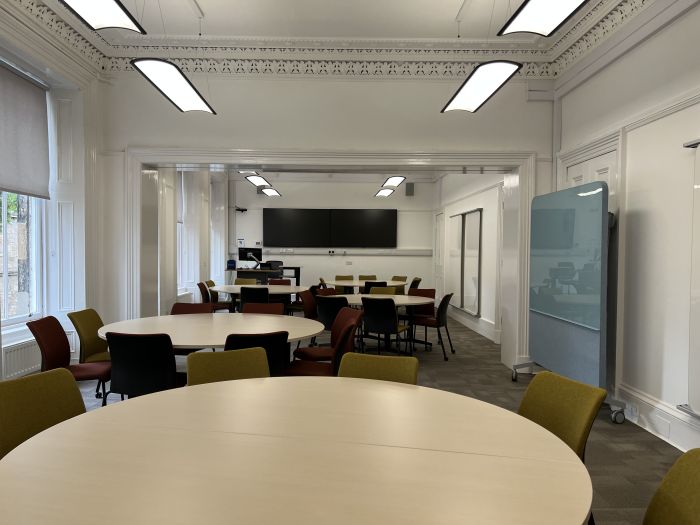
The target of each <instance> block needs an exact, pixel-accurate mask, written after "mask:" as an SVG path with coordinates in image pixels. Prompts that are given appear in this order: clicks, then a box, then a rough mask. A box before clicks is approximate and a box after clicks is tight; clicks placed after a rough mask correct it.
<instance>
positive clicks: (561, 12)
mask: <svg viewBox="0 0 700 525" xmlns="http://www.w3.org/2000/svg"><path fill="white" fill-rule="evenodd" d="M587 1H588V0H583V1H581V0H555V1H554V2H553V1H552V0H525V2H523V4H522V5H521V6H520V8H519V9H518V10H517V11H516V12H515V13H514V14H513V16H512V17H511V18H510V20H508V22H506V25H504V26H503V28H502V29H501V30H500V31H499V32H498V34H499V36H500V35H508V34H511V33H535V34H538V35H542V36H550V35H551V34H552V33H554V32H556V31H557V29H559V28H560V27H561V26H562V25H564V24H565V23H566V21H567V20H569V18H571V17H572V16H574V15H575V14H576V13H577V12H578V10H579V9H581V8H582V7H583V6H584V4H586V2H587Z"/></svg>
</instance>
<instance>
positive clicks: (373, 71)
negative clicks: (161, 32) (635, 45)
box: [5, 0, 654, 79]
mask: <svg viewBox="0 0 700 525" xmlns="http://www.w3.org/2000/svg"><path fill="white" fill-rule="evenodd" d="M5 1H7V2H9V3H11V4H13V5H14V6H15V7H17V8H18V9H19V10H21V11H22V12H23V13H24V14H26V15H27V16H28V17H29V18H31V19H34V22H36V23H37V24H39V25H40V26H42V27H43V28H44V29H45V30H46V31H47V32H48V33H50V34H51V36H52V37H53V38H55V39H57V40H58V41H59V42H61V43H62V44H63V45H65V46H68V47H69V48H70V49H72V50H73V52H75V53H78V54H80V55H82V56H83V57H85V58H87V59H88V60H90V61H91V62H92V63H94V64H95V65H96V66H97V67H98V68H99V69H101V70H102V71H104V72H106V73H109V72H120V71H128V70H130V69H131V66H130V65H129V60H130V59H131V58H135V57H143V56H161V57H162V56H166V57H169V58H171V59H173V61H174V62H176V63H177V64H178V65H179V66H180V67H181V68H182V69H183V70H184V71H186V72H190V73H212V74H231V75H263V76H272V75H292V76H297V75H300V76H349V77H357V78H378V77H388V78H453V77H463V76H465V75H466V74H468V73H469V72H470V71H471V69H472V68H473V67H474V66H475V65H477V64H478V63H480V62H484V61H487V60H494V59H498V58H502V59H509V60H517V61H519V62H522V63H523V64H524V67H523V69H522V70H521V72H520V73H519V76H520V77H524V78H545V79H548V78H555V77H556V76H557V75H559V74H560V73H561V72H563V71H564V70H566V69H567V68H568V67H569V66H571V65H572V64H573V63H575V62H576V61H578V60H579V59H580V58H581V57H583V56H585V55H586V54H587V53H588V52H589V51H591V50H592V49H594V48H595V47H596V46H597V45H598V44H600V43H601V42H602V41H603V40H604V39H605V38H606V37H607V36H609V35H610V34H612V33H613V32H614V31H616V30H617V29H618V28H619V27H621V26H622V25H624V24H625V23H626V22H627V21H628V20H629V19H630V18H632V17H633V16H634V15H635V14H637V13H638V12H640V11H641V10H642V9H644V8H645V7H646V6H648V5H650V4H651V3H653V2H654V0H599V1H598V2H597V3H595V4H594V5H593V7H591V8H590V9H589V10H588V11H587V12H586V14H585V15H584V16H583V17H582V18H581V19H580V20H578V21H577V22H576V23H575V24H574V25H573V26H572V27H570V28H569V29H568V30H567V32H566V33H565V34H564V35H562V36H561V38H559V39H558V40H557V41H556V42H554V43H553V44H551V46H550V47H542V46H543V43H545V42H546V39H537V38H534V39H533V38H531V37H527V38H529V39H530V40H529V42H530V43H528V40H527V39H526V40H523V41H511V40H503V41H501V40H498V41H494V42H482V43H477V42H472V41H468V40H463V41H461V40H450V41H442V40H434V41H431V40H402V41H398V40H341V39H315V40H310V39H282V38H270V39H259V38H245V39H229V38H225V39H215V38H214V39H207V40H200V39H197V38H192V37H176V39H175V42H176V43H177V44H180V45H172V42H173V40H172V39H168V44H169V45H164V43H163V45H158V42H159V39H158V38H155V39H148V40H147V42H148V43H149V44H153V43H155V44H156V45H111V44H110V43H108V42H107V41H105V40H104V39H102V38H101V36H100V35H99V34H98V33H96V32H93V31H89V29H87V28H85V27H82V26H80V28H76V27H73V26H72V25H70V24H69V23H67V22H65V21H64V20H63V19H62V18H61V17H60V16H59V15H58V14H57V13H56V12H55V11H53V10H52V9H51V8H50V7H48V6H47V5H46V4H44V3H43V2H41V1H40V0H5ZM49 3H50V4H53V2H52V1H51V0H49ZM56 9H57V10H60V9H61V8H59V7H57V8H56ZM160 40H161V41H162V39H160ZM120 41H121V42H124V41H126V42H132V41H133V42H136V41H137V39H136V38H134V37H125V38H121V39H120ZM219 43H221V44H224V45H218V44H219ZM212 44H214V45H212ZM229 44H234V45H229Z"/></svg>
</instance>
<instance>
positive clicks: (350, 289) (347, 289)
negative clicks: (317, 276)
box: [335, 275, 355, 294]
mask: <svg viewBox="0 0 700 525" xmlns="http://www.w3.org/2000/svg"><path fill="white" fill-rule="evenodd" d="M354 278H355V277H354V276H352V275H336V276H335V280H336V281H352V280H353V279H354ZM335 289H336V291H337V292H338V293H339V294H346V293H352V292H353V287H352V286H336V287H335Z"/></svg>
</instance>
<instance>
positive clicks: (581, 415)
mask: <svg viewBox="0 0 700 525" xmlns="http://www.w3.org/2000/svg"><path fill="white" fill-rule="evenodd" d="M605 396H606V392H605V390H603V389H602V388H596V387H593V386H590V385H586V384H584V383H579V382H578V381H574V380H572V379H568V378H566V377H563V376H560V375H558V374H555V373H553V372H540V373H539V374H537V375H536V376H535V377H534V378H533V379H532V381H531V382H530V385H529V386H528V387H527V391H526V392H525V397H523V400H522V402H521V403H520V408H519V409H518V414H520V415H521V416H523V417H526V418H527V419H529V420H530V421H534V422H535V423H537V424H538V425H540V426H542V427H544V428H546V429H547V430H549V431H550V432H551V433H552V434H554V435H555V436H557V437H559V439H561V440H562V441H563V442H564V443H566V444H567V445H569V447H571V449H572V450H573V451H574V452H576V454H578V456H579V457H580V458H581V460H583V458H584V454H585V451H586V441H588V434H589V433H590V432H591V427H592V426H593V421H594V420H595V417H596V414H598V410H599V409H600V405H602V404H603V401H605Z"/></svg>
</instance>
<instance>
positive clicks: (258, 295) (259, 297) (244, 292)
mask: <svg viewBox="0 0 700 525" xmlns="http://www.w3.org/2000/svg"><path fill="white" fill-rule="evenodd" d="M239 300H240V302H241V311H242V310H243V307H244V306H245V303H269V302H270V291H269V290H268V289H267V288H249V287H247V286H243V287H241V293H240V295H239Z"/></svg>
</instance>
